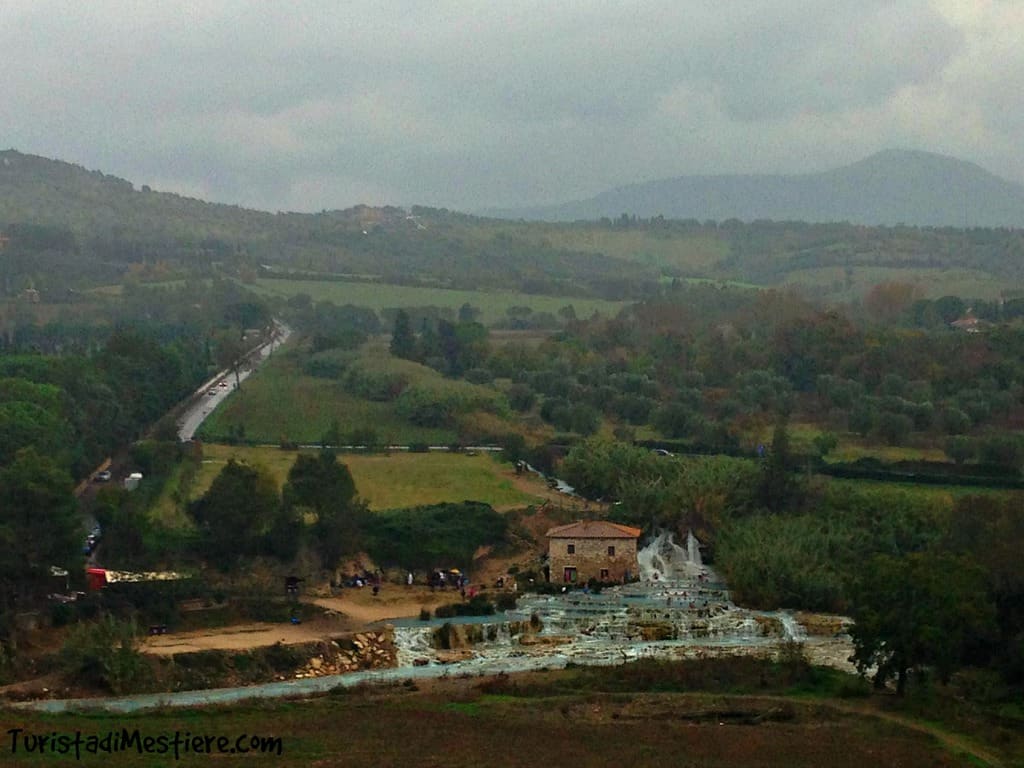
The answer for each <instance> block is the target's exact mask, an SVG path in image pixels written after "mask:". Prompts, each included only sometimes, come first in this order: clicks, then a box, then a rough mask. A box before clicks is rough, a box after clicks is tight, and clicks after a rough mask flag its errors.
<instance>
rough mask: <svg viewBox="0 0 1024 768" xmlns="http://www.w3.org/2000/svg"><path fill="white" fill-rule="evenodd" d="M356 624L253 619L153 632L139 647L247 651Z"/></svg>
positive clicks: (309, 639)
mask: <svg viewBox="0 0 1024 768" xmlns="http://www.w3.org/2000/svg"><path fill="white" fill-rule="evenodd" d="M358 628H359V625H357V624H355V623H354V622H351V621H348V620H346V619H345V618H344V617H337V618H335V619H326V618H322V619H316V620H313V621H304V622H303V623H301V624H284V623H281V624H269V623H261V622H253V623H250V624H236V625H234V626H231V627H224V628H223V629H217V630H209V629H204V630H196V631H194V632H174V633H172V634H169V635H153V636H151V637H147V638H146V639H145V641H144V642H143V644H142V651H143V652H144V653H151V654H153V655H155V656H170V655H171V654H175V653H194V652H196V651H211V650H220V651H224V650H227V651H247V650H250V649H252V648H259V647H262V646H265V645H273V644H274V643H284V644H286V645H288V644H293V643H313V642H316V641H318V640H323V639H325V638H328V637H332V636H334V635H338V634H342V633H344V632H349V631H353V630H355V629H358Z"/></svg>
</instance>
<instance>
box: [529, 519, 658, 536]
mask: <svg viewBox="0 0 1024 768" xmlns="http://www.w3.org/2000/svg"><path fill="white" fill-rule="evenodd" d="M641 533H642V531H641V530H640V529H639V528H631V527H630V526H628V525H619V524H618V523H609V522H607V521H606V520H580V521H578V522H575V523H569V524H568V525H559V526H556V527H554V528H552V529H551V530H549V531H548V532H547V533H546V534H544V535H545V536H547V537H548V538H549V539H638V538H640V534H641Z"/></svg>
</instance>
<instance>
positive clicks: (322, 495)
mask: <svg viewBox="0 0 1024 768" xmlns="http://www.w3.org/2000/svg"><path fill="white" fill-rule="evenodd" d="M283 496H284V506H285V508H287V509H298V508H301V507H304V508H307V509H310V510H312V511H313V512H315V513H316V525H315V526H314V533H315V539H316V547H317V550H318V551H319V552H320V556H321V558H322V561H323V564H324V566H325V567H327V568H333V567H334V565H335V564H336V563H337V562H338V559H339V558H340V557H341V556H342V555H343V554H345V553H347V552H354V551H356V549H357V548H358V544H357V542H358V541H359V536H360V529H361V527H362V522H363V517H364V515H365V513H366V506H365V505H364V504H363V503H361V502H360V501H359V500H358V499H357V498H356V485H355V482H354V481H353V480H352V474H351V473H350V472H349V471H348V467H347V466H345V465H344V464H342V463H341V462H339V461H338V457H337V456H336V455H335V454H334V452H333V451H330V450H326V449H325V450H322V451H320V453H319V454H318V455H316V456H312V455H310V454H299V456H298V457H297V458H296V459H295V463H294V464H293V465H292V468H291V470H290V471H289V472H288V482H287V483H285V486H284V492H283Z"/></svg>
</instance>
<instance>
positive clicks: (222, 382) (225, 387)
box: [217, 381, 228, 389]
mask: <svg viewBox="0 0 1024 768" xmlns="http://www.w3.org/2000/svg"><path fill="white" fill-rule="evenodd" d="M217 386H218V387H220V388H221V389H227V388H228V383H227V382H226V381H221V382H219V383H218V384H217Z"/></svg>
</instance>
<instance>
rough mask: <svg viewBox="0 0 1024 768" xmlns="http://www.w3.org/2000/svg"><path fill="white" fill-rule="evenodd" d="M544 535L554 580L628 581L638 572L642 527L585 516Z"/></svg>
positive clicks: (569, 581)
mask: <svg viewBox="0 0 1024 768" xmlns="http://www.w3.org/2000/svg"><path fill="white" fill-rule="evenodd" d="M545 535H546V536H547V537H548V565H549V567H550V569H551V570H550V574H551V575H550V579H551V581H555V582H564V583H567V584H574V583H581V584H582V583H585V582H587V581H590V579H597V580H598V581H626V580H628V579H631V578H633V577H634V576H635V575H636V573H637V562H636V542H637V539H638V538H640V529H639V528H631V527H629V526H628V525H619V524H618V523H609V522H606V521H604V520H582V521H579V522H576V523H570V524H569V525H560V526H558V527H556V528H552V529H551V530H549V531H548V532H547V534H545Z"/></svg>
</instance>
